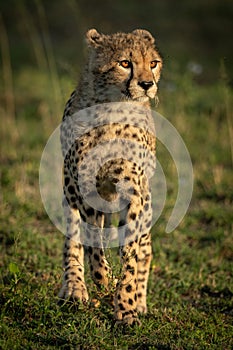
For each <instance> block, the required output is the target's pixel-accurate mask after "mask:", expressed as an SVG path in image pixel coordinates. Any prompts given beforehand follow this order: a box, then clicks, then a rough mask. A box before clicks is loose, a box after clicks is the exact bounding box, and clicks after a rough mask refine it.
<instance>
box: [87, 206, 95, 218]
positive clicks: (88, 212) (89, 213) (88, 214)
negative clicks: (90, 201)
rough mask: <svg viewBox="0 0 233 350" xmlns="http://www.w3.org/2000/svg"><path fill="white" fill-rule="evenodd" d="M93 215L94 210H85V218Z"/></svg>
mask: <svg viewBox="0 0 233 350" xmlns="http://www.w3.org/2000/svg"><path fill="white" fill-rule="evenodd" d="M94 213H95V211H94V209H93V208H88V209H86V214H87V216H93V215H94Z"/></svg>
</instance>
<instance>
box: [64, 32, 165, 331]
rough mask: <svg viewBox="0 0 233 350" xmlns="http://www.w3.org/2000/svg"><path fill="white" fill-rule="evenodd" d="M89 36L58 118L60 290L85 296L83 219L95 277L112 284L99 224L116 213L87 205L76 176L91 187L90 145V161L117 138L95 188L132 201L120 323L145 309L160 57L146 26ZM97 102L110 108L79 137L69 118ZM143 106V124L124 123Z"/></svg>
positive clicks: (125, 223) (124, 233) (124, 230)
mask: <svg viewBox="0 0 233 350" xmlns="http://www.w3.org/2000/svg"><path fill="white" fill-rule="evenodd" d="M86 38H87V44H88V47H89V53H88V58H87V63H86V66H85V69H84V72H83V75H82V77H81V79H80V82H79V85H78V87H77V89H76V90H75V91H74V92H73V93H72V95H71V97H70V99H69V101H68V102H67V104H66V108H65V111H64V116H63V123H62V126H61V144H62V150H63V156H64V194H65V200H64V210H65V214H66V222H67V234H66V240H65V246H64V279H63V285H62V288H61V291H60V293H59V296H60V298H62V299H66V298H71V299H76V300H79V301H82V302H84V303H86V302H87V300H88V292H87V288H86V284H85V280H84V247H83V240H82V239H81V233H80V225H81V223H86V224H87V225H86V230H85V239H86V241H85V239H84V243H85V242H91V244H89V247H88V248H87V254H88V257H89V262H90V271H91V275H92V278H93V280H94V281H95V283H96V284H97V286H99V287H100V288H102V289H105V291H108V290H109V289H110V286H112V284H113V283H112V280H111V278H112V271H111V266H110V264H109V262H108V261H107V258H106V255H105V245H104V243H103V239H104V238H103V237H101V235H100V234H99V232H101V231H100V229H103V228H111V227H112V226H111V222H112V221H111V220H112V218H111V214H106V213H105V212H104V211H101V210H96V209H94V208H93V207H92V206H90V205H89V202H88V201H87V200H86V199H85V198H83V196H82V193H81V191H80V187H79V182H78V179H79V178H80V174H81V173H82V172H83V174H84V175H85V176H86V177H85V179H86V180H85V182H84V184H83V186H84V187H85V188H86V189H88V188H90V186H92V183H91V180H90V178H89V177H88V173H87V174H86V173H85V171H87V170H86V169H85V168H86V165H85V160H86V159H87V157H88V154H89V153H88V152H90V151H92V152H91V157H92V158H91V163H92V164H94V163H95V161H96V159H97V158H98V154H95V149H96V147H97V146H99V147H101V145H105V144H106V143H110V142H112V144H111V152H112V153H111V154H110V155H111V160H109V159H106V162H105V163H104V165H103V166H102V167H101V168H100V170H99V171H98V173H97V174H96V177H95V179H96V188H97V191H98V193H99V194H100V196H101V198H103V199H104V200H105V201H108V202H109V203H111V202H112V201H114V200H116V199H118V200H119V198H120V197H119V196H120V195H119V193H121V200H124V201H126V202H127V203H128V204H127V205H126V207H125V209H124V210H121V211H119V213H118V214H119V227H118V233H119V244H120V246H121V247H120V254H121V265H122V273H121V276H120V278H119V279H118V281H117V283H116V286H115V293H114V310H115V311H114V315H115V316H114V317H115V319H116V321H117V322H119V323H126V324H133V323H135V322H138V313H145V312H146V311H147V305H146V291H147V281H148V275H149V267H150V262H151V237H150V227H151V220H152V209H151V194H150V189H149V183H148V176H147V172H148V171H149V170H148V169H150V167H152V168H153V166H154V164H152V163H153V162H154V158H153V156H152V157H151V156H150V155H151V154H153V155H154V154H155V136H154V133H153V132H152V129H153V126H152V129H150V127H148V125H151V124H152V121H151V113H150V104H149V100H150V99H154V98H156V96H157V83H158V81H159V78H160V72H161V68H162V59H161V57H160V55H159V53H158V50H157V48H156V46H155V40H154V38H153V37H152V35H151V34H150V33H149V32H148V31H146V30H139V29H138V30H135V31H133V32H132V33H129V34H127V33H116V34H112V35H103V34H99V33H98V32H97V31H96V30H95V29H91V30H89V31H88V32H87V35H86ZM110 102H112V103H113V107H112V108H113V110H111V111H109V110H107V109H108V108H109V105H108V103H110ZM119 102H125V103H127V102H128V103H129V106H128V104H127V108H126V111H125V110H121V109H120V107H119V105H118V103H119ZM104 103H107V105H105V104H104ZM99 104H104V105H102V106H103V107H101V108H100V109H98V108H97V109H96V111H97V113H96V114H97V116H96V117H95V118H99V117H100V118H101V115H102V114H103V113H102V112H103V111H105V109H106V114H105V120H104V123H102V124H98V125H97V126H96V127H92V128H91V129H90V130H89V131H85V132H84V133H81V134H79V135H78V137H77V135H76V134H75V132H77V130H76V131H75V130H74V129H75V128H73V126H72V125H73V124H72V123H71V120H72V116H73V115H74V114H75V113H77V112H78V111H81V110H84V109H85V108H88V107H91V106H96V105H99ZM121 105H122V104H121ZM105 106H106V107H105ZM142 106H143V108H144V109H145V111H146V112H145V113H144V114H143V115H142V117H141V119H140V125H138V124H137V121H136V119H135V122H133V123H127V118H131V119H132V118H134V117H133V116H134V115H135V114H136V111H137V108H139V113H140V108H142ZM114 108H115V113H117V115H118V116H120V117H119V118H118V119H117V121H115V122H112V121H111V122H107V121H108V120H107V119H108V117H106V116H108V115H110V114H114V113H113V112H114ZM126 115H127V118H126V119H125V116H126ZM121 116H122V117H121ZM106 118H107V119H106ZM87 119H88V118H87ZM125 120H126V121H125ZM122 139H123V140H127V141H129V144H130V146H129V147H128V148H127V147H123V148H121V150H120V152H121V153H120V152H119V149H118V148H117V147H119V146H118V145H119V143H120V141H119V140H122ZM135 145H137V146H135ZM103 149H104V148H103ZM124 152H125V155H124ZM136 153H137V156H138V157H137V159H142V161H141V163H140V164H138V162H135V161H134V159H135V155H136ZM102 157H103V156H102ZM93 166H94V165H93ZM119 184H120V185H119ZM118 185H119V186H118ZM117 186H118V188H117ZM90 196H91V195H90ZM95 229H96V230H97V231H96V230H95ZM96 232H97V234H96ZM85 244H86V243H85Z"/></svg>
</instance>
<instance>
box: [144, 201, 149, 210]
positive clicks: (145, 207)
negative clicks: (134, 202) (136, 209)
mask: <svg viewBox="0 0 233 350" xmlns="http://www.w3.org/2000/svg"><path fill="white" fill-rule="evenodd" d="M144 209H145V211H147V210H148V209H149V204H148V203H146V204H145V205H144Z"/></svg>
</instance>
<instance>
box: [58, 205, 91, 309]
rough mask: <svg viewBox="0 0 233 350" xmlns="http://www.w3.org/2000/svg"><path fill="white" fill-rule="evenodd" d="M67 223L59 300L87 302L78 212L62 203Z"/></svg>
mask: <svg viewBox="0 0 233 350" xmlns="http://www.w3.org/2000/svg"><path fill="white" fill-rule="evenodd" d="M63 206H64V212H65V216H66V221H67V235H66V239H65V244H64V253H63V264H64V275H63V284H62V288H61V290H60V292H59V295H58V296H59V298H60V299H61V300H62V299H63V300H64V299H68V300H71V301H81V302H82V303H84V304H85V303H86V302H87V301H88V293H87V288H86V284H85V280H84V249H83V246H82V244H81V243H80V224H81V219H80V215H79V212H78V210H74V209H72V208H70V207H69V205H68V204H67V203H63Z"/></svg>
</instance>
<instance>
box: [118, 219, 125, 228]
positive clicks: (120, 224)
mask: <svg viewBox="0 0 233 350" xmlns="http://www.w3.org/2000/svg"><path fill="white" fill-rule="evenodd" d="M125 224H126V222H125V220H120V221H119V225H118V226H119V227H120V226H125Z"/></svg>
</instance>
